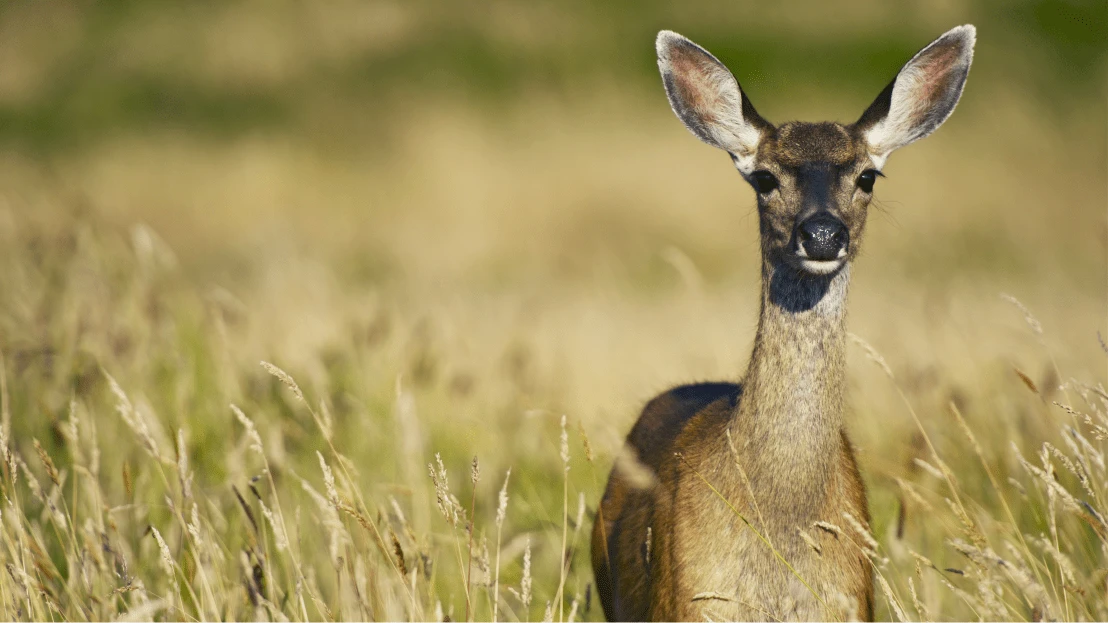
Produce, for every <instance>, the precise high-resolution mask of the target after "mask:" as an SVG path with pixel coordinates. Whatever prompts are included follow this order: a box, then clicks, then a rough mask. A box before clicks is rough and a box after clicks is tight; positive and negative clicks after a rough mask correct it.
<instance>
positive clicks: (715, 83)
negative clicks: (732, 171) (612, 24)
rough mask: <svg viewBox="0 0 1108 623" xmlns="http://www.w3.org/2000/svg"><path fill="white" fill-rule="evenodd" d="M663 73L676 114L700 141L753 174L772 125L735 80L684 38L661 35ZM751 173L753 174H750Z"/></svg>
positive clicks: (659, 34) (659, 62)
mask: <svg viewBox="0 0 1108 623" xmlns="http://www.w3.org/2000/svg"><path fill="white" fill-rule="evenodd" d="M657 46H658V69H659V70H660V71H661V72H662V82H663V83H664V84H665V87H666V95H667V96H669V104H670V106H671V107H672V108H673V112H674V113H676V114H677V117H678V118H679V119H680V120H681V121H682V122H683V123H684V124H685V127H687V128H688V129H689V130H690V131H691V132H692V133H693V134H695V135H696V136H697V138H699V139H700V140H702V141H704V142H705V143H708V144H709V145H712V146H713V147H719V148H720V149H724V150H726V151H728V152H730V153H731V156H732V158H733V159H734V161H735V165H736V166H737V167H738V168H739V171H740V172H741V173H743V174H744V175H747V174H749V173H751V171H752V170H753V163H754V156H755V154H756V153H757V151H758V144H759V143H760V142H761V141H762V137H763V136H764V135H765V133H766V131H767V130H769V129H770V127H771V126H770V125H769V123H767V122H766V121H765V120H764V119H762V118H761V117H760V116H759V115H758V113H757V112H756V111H755V110H754V106H753V105H751V103H750V100H748V99H747V98H746V95H744V94H743V92H742V89H741V88H740V87H739V82H738V81H737V80H735V76H733V75H732V74H731V72H730V71H729V70H728V69H727V68H726V67H724V66H723V63H721V62H719V60H717V59H716V57H714V56H712V55H711V54H709V53H708V51H707V50H705V49H704V48H702V47H700V46H698V45H696V44H695V43H693V42H692V41H689V40H688V39H686V38H684V37H682V36H681V35H679V34H677V33H675V32H670V31H668V30H663V31H662V32H660V33H658V42H657ZM747 169H749V170H747Z"/></svg>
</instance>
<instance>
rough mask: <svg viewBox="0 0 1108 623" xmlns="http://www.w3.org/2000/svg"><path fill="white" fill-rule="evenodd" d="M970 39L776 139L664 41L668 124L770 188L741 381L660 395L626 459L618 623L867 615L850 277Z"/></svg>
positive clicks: (934, 124)
mask: <svg viewBox="0 0 1108 623" xmlns="http://www.w3.org/2000/svg"><path fill="white" fill-rule="evenodd" d="M975 40H976V29H975V28H974V27H973V26H972V25H963V26H958V27H956V28H953V29H951V30H950V31H948V32H946V33H944V34H943V35H942V36H940V37H939V38H937V39H935V40H934V41H933V42H931V43H930V44H928V45H927V46H926V47H924V48H923V49H921V50H920V51H919V52H918V53H916V55H915V56H913V57H912V58H911V59H910V60H909V61H908V62H907V63H906V64H905V65H904V66H903V67H902V68H901V69H900V71H899V72H898V73H897V74H896V76H895V78H894V79H893V81H892V82H890V83H889V84H888V86H887V87H885V89H884V90H882V91H881V93H880V94H879V95H878V96H877V99H875V100H874V101H873V103H872V104H870V106H869V107H868V108H866V109H865V112H863V113H862V116H861V117H859V118H858V120H857V121H855V122H854V123H852V124H849V125H844V124H841V123H836V122H818V123H815V122H801V121H791V122H787V123H783V124H781V125H778V126H774V125H773V124H771V123H770V122H768V121H766V120H765V119H764V118H763V117H762V116H760V115H759V114H758V112H757V111H756V110H755V109H754V106H753V104H751V102H750V100H749V99H748V98H747V95H746V93H745V92H744V91H743V90H742V88H741V87H740V86H739V82H738V81H737V80H736V79H735V77H734V75H733V74H732V73H731V71H730V70H728V69H727V67H726V66H724V65H723V63H721V62H720V61H719V60H718V59H717V58H716V57H715V56H713V55H712V54H710V53H709V52H708V51H707V50H705V49H704V48H702V47H700V46H699V45H697V44H695V43H693V42H692V41H690V40H689V39H686V38H685V37H683V36H681V35H679V34H677V33H674V32H671V31H662V32H660V33H659V34H658V38H657V54H658V67H659V70H660V72H661V75H662V83H663V85H664V87H665V91H666V95H667V96H668V98H669V103H670V106H671V107H672V109H673V112H674V113H675V114H676V115H677V117H678V119H680V120H681V122H682V123H684V125H685V127H686V128H688V130H690V131H691V132H692V133H693V134H694V135H695V136H696V137H697V138H699V139H700V140H701V141H703V142H705V143H707V144H708V145H711V146H713V147H716V148H719V149H722V150H724V151H726V152H727V154H728V155H729V157H730V158H731V160H732V162H733V163H734V166H735V168H736V169H738V172H739V174H740V175H741V176H742V178H743V179H744V180H746V182H747V183H749V184H750V185H751V186H752V187H753V189H754V192H755V193H756V196H757V205H758V222H759V233H760V237H761V309H760V314H759V320H758V325H757V333H756V337H755V340H754V347H753V352H752V354H751V357H750V363H749V366H748V368H747V371H746V375H745V378H744V379H743V380H742V382H741V383H734V382H717V383H697V384H690V385H681V386H678V387H674V388H673V389H670V390H669V391H666V392H664V393H662V394H660V395H658V396H657V397H655V398H653V399H652V400H650V401H649V402H648V403H647V404H646V406H645V407H644V408H643V410H642V413H641V415H640V416H639V418H638V420H637V422H636V423H635V424H634V426H633V427H632V428H631V431H630V433H629V434H628V436H627V439H626V443H625V445H624V447H623V451H622V453H621V454H620V455H619V456H617V459H616V461H615V465H614V467H613V469H612V472H611V475H610V476H609V480H608V484H607V486H606V488H605V490H604V494H603V497H602V498H601V501H600V504H599V507H598V511H597V515H596V521H595V524H594V526H593V534H592V547H591V557H592V565H593V570H594V574H595V579H596V586H597V589H598V591H597V592H598V594H599V596H600V600H601V602H602V605H603V609H604V615H605V616H606V617H607V619H608V620H611V621H617V620H619V621H646V620H670V621H683V620H704V619H706V618H712V619H715V620H767V619H776V620H840V621H845V620H859V619H860V620H867V621H868V620H872V619H873V611H874V588H873V568H872V563H871V560H870V559H869V558H868V557H867V552H866V545H865V543H866V540H865V538H864V537H862V536H861V533H862V532H863V531H865V533H866V535H868V534H869V532H868V530H869V527H868V526H869V520H870V518H869V509H868V504H867V501H866V488H865V483H864V481H863V479H862V476H861V473H860V471H859V469H858V463H857V460H856V458H855V452H854V448H853V446H852V445H851V442H850V440H849V439H848V437H847V433H846V430H845V428H844V416H843V411H844V403H845V393H846V392H845V385H846V335H847V333H846V322H845V321H846V308H847V305H846V303H847V290H848V286H849V283H850V269H851V265H852V263H853V261H854V260H855V259H856V258H857V257H858V254H859V250H860V247H861V242H862V237H863V232H864V230H865V225H866V215H867V211H868V207H869V205H870V203H871V201H872V200H873V192H874V184H875V182H876V181H877V178H879V177H883V174H882V169H883V168H884V166H885V163H886V160H887V159H888V157H889V154H890V153H892V152H893V151H895V150H896V149H899V148H901V147H904V146H906V145H908V144H909V143H912V142H914V141H917V140H919V139H921V138H923V137H925V136H927V135H929V134H931V133H932V132H934V131H935V130H936V129H937V128H938V127H939V126H940V125H942V124H943V122H945V121H946V120H947V118H949V117H950V115H951V113H952V112H953V111H954V107H955V106H956V105H957V103H958V100H959V99H960V98H961V94H962V90H963V87H964V86H965V82H966V77H967V76H968V74H969V69H970V64H971V62H972V60H973V47H974V42H975ZM852 526H853V529H852ZM870 538H872V537H870Z"/></svg>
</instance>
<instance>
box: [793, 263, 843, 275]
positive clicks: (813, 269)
mask: <svg viewBox="0 0 1108 623" xmlns="http://www.w3.org/2000/svg"><path fill="white" fill-rule="evenodd" d="M800 265H801V266H802V267H803V268H804V270H806V271H808V272H810V273H812V274H815V275H826V274H828V273H833V272H835V271H836V270H838V269H839V268H840V267H841V266H842V265H843V260H842V259H835V260H827V261H825V262H821V261H818V260H800Z"/></svg>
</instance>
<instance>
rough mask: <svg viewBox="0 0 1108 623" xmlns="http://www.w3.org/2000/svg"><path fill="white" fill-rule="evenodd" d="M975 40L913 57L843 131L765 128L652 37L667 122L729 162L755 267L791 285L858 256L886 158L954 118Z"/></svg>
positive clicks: (971, 34) (700, 55)
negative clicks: (742, 194) (765, 265)
mask: <svg viewBox="0 0 1108 623" xmlns="http://www.w3.org/2000/svg"><path fill="white" fill-rule="evenodd" d="M975 36H976V30H975V29H974V27H973V26H970V25H966V26H959V27H957V28H954V29H952V30H950V31H948V32H947V33H945V34H943V35H942V36H941V37H939V38H938V39H936V40H935V41H933V42H932V43H931V44H929V45H928V46H927V47H925V48H923V49H922V50H920V51H919V52H918V53H917V54H916V55H915V56H913V57H912V59H911V60H909V61H908V63H907V64H905V65H904V67H903V68H901V70H900V72H899V73H897V75H896V77H895V78H894V79H893V81H892V82H891V83H889V85H888V86H887V87H885V90H883V91H882V92H881V94H880V95H878V96H877V99H876V100H874V102H873V103H872V104H870V106H869V108H867V109H866V111H865V112H864V113H863V114H862V116H861V117H860V118H859V119H858V120H857V121H855V122H854V123H852V124H850V125H843V124H840V123H834V122H821V123H809V122H789V123H784V124H782V125H780V126H774V125H773V124H771V123H769V122H768V121H766V120H765V119H763V118H762V117H761V116H760V115H759V114H758V112H757V111H756V110H755V109H754V106H753V105H752V104H751V103H750V100H749V99H747V97H746V94H745V93H744V92H743V90H742V88H741V87H740V86H739V83H738V81H737V80H736V79H735V77H734V75H732V74H731V72H730V71H729V70H728V69H727V67H725V66H724V65H723V64H722V63H721V62H720V61H719V60H718V59H716V57H714V56H712V55H711V54H710V53H708V51H707V50H705V49H704V48H701V47H700V46H698V45H696V44H695V43H693V42H692V41H689V40H688V39H686V38H684V37H682V36H681V35H678V34H677V33H674V32H670V31H662V32H660V33H659V34H658V41H657V47H658V67H659V69H660V70H661V73H662V81H663V83H664V84H665V88H666V94H667V95H668V96H669V102H670V105H671V106H672V108H673V112H674V113H676V114H677V117H678V118H679V119H681V121H682V122H683V123H684V124H685V127H687V128H688V129H689V130H690V131H691V132H692V133H693V134H695V135H696V136H697V137H698V138H699V139H700V140H702V141H704V142H705V143H708V144H709V145H712V146H713V147H718V148H720V149H723V150H724V151H726V152H727V153H728V154H730V156H731V159H732V161H733V162H734V163H735V167H736V168H737V169H738V170H739V173H740V174H741V175H742V176H743V179H745V180H746V181H747V182H748V183H749V184H750V185H751V186H752V187H754V190H755V192H756V193H757V194H758V209H759V220H760V224H761V235H762V255H763V257H764V259H765V260H766V261H767V262H769V263H771V264H772V265H773V266H791V267H793V268H795V269H796V270H797V271H798V274H800V275H829V274H832V273H835V272H837V271H839V270H840V269H841V268H842V267H843V266H844V265H846V264H847V263H848V262H850V261H851V260H852V259H854V258H855V257H856V256H857V253H858V249H859V246H860V243H861V239H862V233H863V231H864V229H865V223H866V213H867V211H868V207H869V204H870V201H871V200H872V199H873V186H874V183H875V182H876V181H877V178H878V177H881V175H882V174H881V169H882V168H883V167H884V166H885V162H886V160H887V159H888V157H889V154H890V153H892V152H893V151H894V150H896V149H899V148H900V147H904V146H905V145H907V144H909V143H912V142H914V141H916V140H919V139H921V138H923V137H925V136H927V135H928V134H930V133H931V132H934V131H935V129H936V128H938V127H939V126H940V125H942V123H943V122H944V121H946V119H947V117H949V116H950V114H951V112H953V111H954V107H955V105H956V104H957V103H958V99H959V97H960V96H961V94H962V87H963V86H964V85H965V82H966V76H967V75H968V74H969V68H970V63H971V61H972V60H973V44H974V39H975Z"/></svg>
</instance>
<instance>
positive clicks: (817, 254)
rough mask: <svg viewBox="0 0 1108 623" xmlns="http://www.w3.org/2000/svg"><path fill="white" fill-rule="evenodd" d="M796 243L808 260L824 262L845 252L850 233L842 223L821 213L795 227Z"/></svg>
mask: <svg viewBox="0 0 1108 623" xmlns="http://www.w3.org/2000/svg"><path fill="white" fill-rule="evenodd" d="M796 242H797V245H798V246H799V247H800V248H799V249H797V250H798V251H802V252H804V253H807V254H808V259H810V260H816V261H820V262H826V261H828V260H833V259H836V258H838V257H839V253H840V252H843V251H846V250H847V247H848V245H849V244H850V232H849V231H847V229H846V225H843V222H842V221H840V220H839V219H837V218H835V217H834V216H831V215H830V214H828V213H826V212H823V213H821V214H817V215H815V216H813V217H811V218H809V219H807V220H805V221H804V222H803V223H801V224H800V225H797V226H796Z"/></svg>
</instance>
